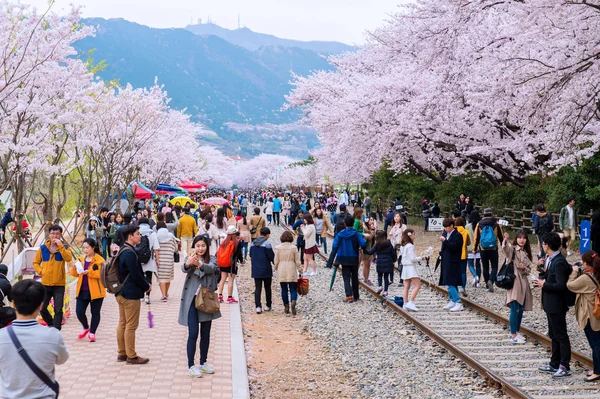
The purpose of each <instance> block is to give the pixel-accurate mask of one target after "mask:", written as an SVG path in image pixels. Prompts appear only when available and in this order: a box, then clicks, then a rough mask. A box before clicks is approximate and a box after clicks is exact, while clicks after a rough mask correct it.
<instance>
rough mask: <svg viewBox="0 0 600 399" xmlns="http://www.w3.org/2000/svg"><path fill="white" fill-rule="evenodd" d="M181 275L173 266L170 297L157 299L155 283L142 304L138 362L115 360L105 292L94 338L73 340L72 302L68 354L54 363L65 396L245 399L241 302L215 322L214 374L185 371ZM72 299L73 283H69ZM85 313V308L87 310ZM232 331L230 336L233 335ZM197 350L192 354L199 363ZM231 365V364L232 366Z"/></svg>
mask: <svg viewBox="0 0 600 399" xmlns="http://www.w3.org/2000/svg"><path fill="white" fill-rule="evenodd" d="M183 282H184V274H183V273H182V272H181V270H180V269H179V268H178V266H176V270H175V280H174V281H173V283H172V284H171V289H170V293H169V301H168V302H167V303H163V302H161V301H160V290H159V289H158V286H157V284H156V282H155V283H154V285H153V287H152V296H151V299H152V304H151V305H146V304H142V314H141V317H140V326H139V328H138V330H137V341H136V350H137V351H138V353H139V354H140V356H144V357H149V358H150V363H148V364H146V365H141V366H133V365H128V364H126V363H117V361H116V358H117V343H116V337H115V331H116V327H117V323H118V318H119V311H118V307H117V303H116V301H115V299H114V296H113V295H110V294H108V295H107V297H106V299H105V300H104V304H103V307H102V321H101V322H100V327H99V328H98V331H97V333H96V336H97V342H93V343H90V342H89V341H88V339H87V337H86V338H84V339H83V340H78V339H77V334H78V333H79V332H80V330H81V325H80V324H79V322H78V320H77V317H76V316H75V301H74V299H73V300H72V302H71V312H72V313H71V317H70V318H69V319H68V320H67V322H66V324H65V325H64V326H63V329H62V332H63V335H64V337H65V342H66V344H67V347H68V348H69V352H70V354H71V357H70V359H69V360H68V361H67V363H66V364H64V365H62V366H58V367H57V371H56V376H57V380H58V381H59V382H60V385H61V395H60V397H61V398H63V399H71V398H73V399H80V398H86V399H87V398H127V399H142V398H161V399H165V398H192V397H201V398H236V399H237V398H247V397H249V395H248V379H247V372H246V370H247V369H246V363H245V352H244V343H243V336H242V329H241V320H240V312H239V305H227V304H223V305H222V307H221V313H222V315H223V317H221V318H220V319H218V320H216V321H214V322H213V325H212V331H211V342H210V350H209V354H208V363H209V364H211V365H213V367H214V369H215V374H213V375H208V374H205V375H204V376H203V377H202V378H191V377H188V375H187V356H186V348H185V347H186V339H187V328H185V327H183V326H180V325H179V324H178V323H177V317H178V314H179V302H180V299H181V291H182V288H183ZM71 298H75V287H74V286H73V287H71ZM148 310H151V311H152V313H153V315H154V328H152V329H150V328H148V318H147V313H148ZM88 317H89V310H88ZM232 331H233V335H232ZM198 357H199V350H198V351H197V352H196V364H198ZM232 366H233V367H232Z"/></svg>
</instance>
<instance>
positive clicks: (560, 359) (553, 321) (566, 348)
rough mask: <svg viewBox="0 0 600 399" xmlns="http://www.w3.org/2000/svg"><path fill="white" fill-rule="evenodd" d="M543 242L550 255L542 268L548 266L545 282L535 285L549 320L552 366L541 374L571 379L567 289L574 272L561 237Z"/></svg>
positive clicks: (554, 235) (542, 261) (553, 236)
mask: <svg viewBox="0 0 600 399" xmlns="http://www.w3.org/2000/svg"><path fill="white" fill-rule="evenodd" d="M543 240H544V243H543V245H544V252H545V253H546V255H547V256H546V259H540V261H539V264H540V265H544V274H543V279H542V278H539V279H536V280H534V281H533V285H534V286H535V287H541V288H542V307H543V309H544V312H546V316H547V317H548V331H549V334H548V335H549V337H550V339H551V340H552V356H551V358H550V364H547V365H544V366H540V367H539V368H538V370H540V371H544V372H547V373H552V376H553V377H554V378H562V377H568V376H570V375H571V370H570V366H569V363H570V362H571V342H570V341H569V335H568V333H567V311H568V310H569V298H571V297H572V294H571V293H570V292H569V290H568V289H567V281H568V280H569V275H570V274H571V271H572V269H571V267H570V266H569V263H568V262H567V260H566V259H565V257H564V256H563V255H562V254H561V253H560V251H559V249H560V245H561V240H560V237H559V235H558V234H557V233H546V234H545V235H544V237H543ZM540 277H542V276H540Z"/></svg>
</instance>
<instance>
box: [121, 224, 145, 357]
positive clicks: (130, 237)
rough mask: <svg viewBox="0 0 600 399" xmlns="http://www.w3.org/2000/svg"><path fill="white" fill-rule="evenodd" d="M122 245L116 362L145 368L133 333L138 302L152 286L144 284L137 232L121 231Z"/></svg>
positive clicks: (127, 228)
mask: <svg viewBox="0 0 600 399" xmlns="http://www.w3.org/2000/svg"><path fill="white" fill-rule="evenodd" d="M121 229H122V230H121V232H122V234H123V239H124V241H125V242H124V243H123V246H122V247H121V250H124V251H123V252H122V253H121V254H120V255H119V281H121V283H123V288H122V289H121V291H119V293H118V294H117V295H116V300H117V303H118V304H119V325H118V326H117V346H118V352H119V354H118V356H117V361H118V362H124V361H127V363H129V364H145V363H148V362H149V361H150V360H149V359H148V358H143V357H141V356H138V355H137V353H136V352H135V331H136V330H137V328H138V325H139V323H140V299H142V298H143V297H144V293H146V292H150V291H151V290H152V286H151V285H150V284H148V283H147V282H146V279H145V278H144V271H143V270H142V264H141V263H140V261H139V260H138V256H137V253H136V252H135V248H134V247H135V246H136V245H139V244H140V242H141V241H142V235H141V234H140V228H139V227H138V226H135V225H128V226H125V227H122V228H121Z"/></svg>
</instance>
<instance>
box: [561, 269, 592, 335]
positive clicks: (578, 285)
mask: <svg viewBox="0 0 600 399" xmlns="http://www.w3.org/2000/svg"><path fill="white" fill-rule="evenodd" d="M577 274H578V273H577V272H576V271H573V272H571V275H570V276H569V281H568V282H567V288H568V289H569V291H571V292H574V293H576V294H577V299H576V300H575V318H576V319H577V323H578V324H579V327H581V329H582V330H583V329H584V328H585V326H586V325H587V322H588V320H589V321H590V325H591V326H592V330H594V331H600V319H597V318H596V317H595V316H594V315H593V313H592V311H593V310H594V301H595V298H596V290H597V289H598V287H596V284H594V282H593V281H592V279H591V278H589V277H588V276H586V275H581V276H579V277H577ZM586 274H587V273H586ZM592 277H593V276H592Z"/></svg>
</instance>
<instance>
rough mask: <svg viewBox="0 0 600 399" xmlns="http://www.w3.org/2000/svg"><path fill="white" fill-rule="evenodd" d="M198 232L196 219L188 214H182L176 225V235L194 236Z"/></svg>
mask: <svg viewBox="0 0 600 399" xmlns="http://www.w3.org/2000/svg"><path fill="white" fill-rule="evenodd" d="M196 233H198V225H197V224H196V219H194V218H193V217H192V216H190V215H183V216H182V217H180V218H179V226H177V237H179V238H181V237H195V236H196Z"/></svg>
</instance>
